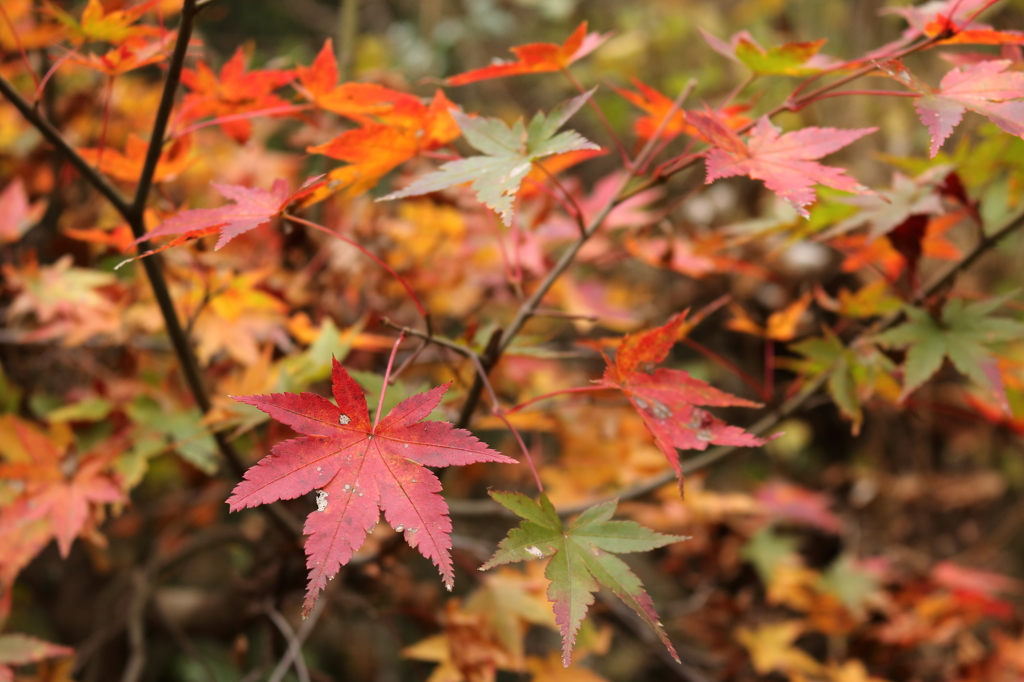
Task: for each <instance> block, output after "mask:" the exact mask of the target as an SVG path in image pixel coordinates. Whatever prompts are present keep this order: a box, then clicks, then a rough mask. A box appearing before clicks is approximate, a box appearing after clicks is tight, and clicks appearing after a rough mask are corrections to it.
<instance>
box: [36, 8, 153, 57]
mask: <svg viewBox="0 0 1024 682" xmlns="http://www.w3.org/2000/svg"><path fill="white" fill-rule="evenodd" d="M159 2H160V0H146V2H142V3H139V4H138V5H135V6H134V7H129V8H128V9H118V10H113V11H110V12H107V11H106V10H105V9H104V8H103V3H102V2H100V0H89V2H88V3H86V6H85V9H83V10H82V18H81V20H80V21H79V20H77V19H75V18H74V17H73V16H71V15H70V14H68V13H67V12H65V11H64V10H62V9H60V8H59V7H56V6H55V5H53V4H51V3H47V5H46V11H47V12H49V13H50V14H52V15H53V16H54V17H55V18H56V19H57V20H58V21H60V22H61V23H62V24H64V25H65V26H66V27H67V30H68V37H69V38H70V40H71V43H72V44H73V45H75V46H76V47H77V46H80V45H82V44H83V43H87V42H104V43H112V44H117V43H121V42H124V41H125V40H129V39H132V38H138V37H152V36H156V35H159V34H160V29H159V28H157V27H156V26H135V25H134V24H135V22H136V21H138V20H139V19H140V18H142V15H144V14H145V13H146V12H148V11H149V10H150V9H152V8H153V7H155V6H156V5H157V3H159Z"/></svg>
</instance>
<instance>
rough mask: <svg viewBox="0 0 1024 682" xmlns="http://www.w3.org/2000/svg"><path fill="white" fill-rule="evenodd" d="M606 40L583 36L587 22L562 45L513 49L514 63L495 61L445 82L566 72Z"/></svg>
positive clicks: (536, 44)
mask: <svg viewBox="0 0 1024 682" xmlns="http://www.w3.org/2000/svg"><path fill="white" fill-rule="evenodd" d="M607 39H608V34H605V35H601V34H600V33H587V22H585V21H584V22H583V23H581V24H580V25H579V26H578V27H577V28H576V30H575V31H573V33H572V35H570V36H569V37H568V38H567V39H566V41H565V42H564V43H562V44H561V45H556V44H554V43H530V44H528V45H520V46H518V47H513V48H512V49H511V50H510V51H511V52H512V54H514V55H515V56H516V60H515V61H499V62H496V63H494V64H491V65H490V66H485V67H484V68H482V69H473V70H472V71H467V72H465V73H460V74H459V75H457V76H452V77H451V78H449V79H448V80H447V83H448V85H467V84H469V83H475V82H477V81H483V80H490V79H491V78H505V77H506V76H518V75H521V74H525V73H550V72H552V71H561V70H562V69H565V68H568V67H569V65H570V64H572V63H573V62H575V61H577V60H580V59H582V58H583V57H586V56H587V55H588V54H590V53H591V52H593V51H594V50H596V49H597V48H598V47H600V45H601V43H603V42H604V41H605V40H607Z"/></svg>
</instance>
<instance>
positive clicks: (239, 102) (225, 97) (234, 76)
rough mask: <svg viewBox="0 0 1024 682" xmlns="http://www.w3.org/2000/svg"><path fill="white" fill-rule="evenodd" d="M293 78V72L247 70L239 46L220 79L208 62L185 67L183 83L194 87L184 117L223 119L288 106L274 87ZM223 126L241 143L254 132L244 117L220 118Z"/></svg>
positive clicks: (186, 120)
mask: <svg viewBox="0 0 1024 682" xmlns="http://www.w3.org/2000/svg"><path fill="white" fill-rule="evenodd" d="M292 77H293V74H292V72H291V71H280V70H275V69H262V70H256V71H246V70H245V55H244V53H243V52H242V48H238V50H237V51H236V52H235V54H234V56H232V57H231V59H229V60H228V61H227V63H225V64H224V66H223V67H222V68H221V70H220V78H218V77H217V76H216V75H215V74H214V73H213V71H212V70H211V69H210V67H208V66H207V65H206V64H205V63H203V62H199V63H198V64H197V65H196V70H195V71H192V70H191V69H185V70H184V71H182V73H181V82H182V83H184V84H185V85H186V86H187V87H188V88H189V89H190V90H192V92H191V93H189V94H188V95H186V96H185V101H184V102H183V103H182V106H181V118H182V120H183V121H185V122H191V121H196V120H198V119H201V118H206V117H207V116H214V117H217V118H222V117H226V116H231V115H234V114H244V113H248V112H254V111H261V110H264V109H275V108H277V107H286V106H287V105H288V102H286V101H285V100H283V99H281V98H280V97H278V96H277V95H275V94H274V90H276V89H277V88H279V87H281V86H282V85H285V84H287V83H289V82H291V80H292ZM220 127H221V128H222V129H223V130H224V132H225V133H227V134H228V135H230V136H231V137H232V138H233V139H234V140H235V141H237V142H239V143H241V144H244V143H245V142H247V141H248V140H249V136H250V135H251V134H252V124H251V123H250V122H249V121H248V120H245V119H233V120H226V121H221V122H220Z"/></svg>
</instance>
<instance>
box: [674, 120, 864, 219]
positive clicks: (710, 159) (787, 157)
mask: <svg viewBox="0 0 1024 682" xmlns="http://www.w3.org/2000/svg"><path fill="white" fill-rule="evenodd" d="M687 119H688V120H689V121H690V123H692V124H693V125H694V127H696V128H697V130H699V131H700V132H701V134H702V135H704V137H705V138H706V139H708V140H710V142H711V145H712V148H711V149H710V150H708V151H707V152H706V157H705V161H706V164H707V182H708V184H710V183H712V182H713V181H715V180H717V179H718V178H728V177H731V176H734V175H746V176H748V177H751V178H754V179H755V180H763V181H764V183H765V185H766V186H767V187H768V189H770V190H772V191H773V192H775V193H776V194H778V195H779V196H780V197H782V198H783V199H785V200H787V201H788V202H789V203H790V204H792V206H793V208H795V209H796V211H797V213H799V214H800V215H802V216H804V217H805V218H806V217H809V216H810V213H808V211H807V209H806V208H805V207H806V206H807V205H809V204H812V203H814V200H815V194H814V185H816V184H820V185H826V186H828V187H833V188H835V189H840V190H843V191H845V192H853V193H866V192H868V191H869V190H868V188H867V187H864V186H863V185H861V184H860V183H859V182H857V181H856V180H854V179H853V178H851V177H848V176H847V175H846V174H845V172H844V171H843V170H842V169H840V168H833V167H832V166H823V165H821V164H820V163H817V162H816V161H815V159H820V158H821V157H823V156H825V155H826V154H831V153H832V152H834V151H837V150H839V149H842V148H843V147H845V146H846V145H848V144H850V143H852V142H854V141H855V140H857V139H859V138H861V137H863V136H865V135H868V134H869V133H873V132H875V131H876V130H878V128H857V129H853V130H837V129H836V128H817V127H809V128H803V129H801V130H795V131H793V132H789V133H782V132H781V131H780V130H779V129H778V128H776V127H775V125H773V124H772V122H771V120H770V119H769V118H768V117H767V116H762V117H761V118H760V119H759V120H758V122H757V125H756V126H755V127H754V129H753V130H752V131H751V133H750V136H749V138H748V139H747V141H746V142H744V141H743V140H742V139H741V138H740V136H739V135H737V134H736V133H735V132H734V131H733V130H732V129H730V128H729V126H728V125H727V124H726V122H725V121H724V120H723V119H722V117H721V116H720V115H719V114H718V113H716V112H714V111H711V110H708V111H705V112H704V113H700V112H688V113H687Z"/></svg>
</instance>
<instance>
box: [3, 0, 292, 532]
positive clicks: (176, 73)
mask: <svg viewBox="0 0 1024 682" xmlns="http://www.w3.org/2000/svg"><path fill="white" fill-rule="evenodd" d="M195 8H196V2H195V0H185V5H184V7H183V8H182V13H181V26H180V28H179V29H178V38H177V42H176V43H175V49H174V55H173V57H172V60H173V61H172V63H171V65H170V67H169V68H168V76H167V81H166V82H165V83H164V93H163V96H162V97H161V101H160V107H159V109H158V111H157V116H156V119H155V121H154V124H153V134H152V135H151V137H150V147H149V152H148V153H147V156H146V161H145V166H144V168H143V175H142V177H140V182H139V185H138V189H137V190H136V194H135V198H134V200H133V201H132V203H128V200H127V199H126V198H125V197H124V196H123V195H122V194H121V192H120V191H119V190H118V189H117V188H115V187H114V186H113V185H112V184H111V183H110V181H109V180H107V178H106V177H105V176H104V175H103V174H102V173H100V172H99V171H98V170H96V169H94V168H93V167H92V166H90V165H89V164H88V163H87V162H86V161H85V159H83V158H82V157H81V156H80V155H79V153H78V152H77V151H76V150H75V148H74V147H72V146H71V145H70V144H69V143H68V142H67V141H66V140H65V139H64V137H63V136H62V135H61V134H60V131H58V130H57V129H56V128H54V127H53V125H52V124H51V123H50V122H49V121H48V120H46V119H45V118H44V117H43V116H41V115H40V114H39V113H38V112H37V111H36V110H35V109H34V108H33V107H32V106H31V105H30V104H29V103H28V102H27V101H25V99H24V98H23V97H22V96H21V95H20V94H19V93H18V91H17V90H16V89H15V88H14V86H13V85H11V83H10V82H9V81H7V79H5V78H4V77H3V76H0V94H3V96H4V97H5V98H7V100H8V101H9V102H10V103H11V104H13V105H14V107H15V108H16V109H17V110H18V111H19V112H20V113H21V115H22V116H23V117H24V118H25V120H27V121H28V122H29V123H31V124H32V125H33V127H35V128H36V130H38V131H39V132H40V133H41V134H42V135H43V137H44V138H46V140H47V141H48V142H50V144H52V145H53V146H54V147H56V148H57V149H58V150H59V151H60V152H61V153H62V154H63V155H64V156H65V158H66V159H67V160H68V162H69V163H70V164H71V165H72V166H73V167H74V168H75V170H77V171H78V172H79V173H80V174H81V176H82V177H83V178H85V180H86V181H87V182H88V183H89V184H90V185H92V186H93V187H94V188H95V189H96V191H98V192H99V193H100V194H102V195H103V197H104V198H105V199H106V200H107V201H109V202H110V204H111V205H112V206H113V207H114V209H115V210H116V211H117V212H118V213H120V214H121V216H122V217H123V218H124V219H125V220H126V221H127V222H128V225H129V226H130V227H131V229H132V233H133V234H135V236H136V237H141V236H142V235H144V234H145V233H146V227H145V223H144V221H143V217H142V216H143V211H144V209H145V204H146V197H147V196H148V194H149V188H150V187H151V186H152V178H153V173H154V172H155V170H156V163H157V162H158V161H159V159H160V153H161V150H162V146H163V145H162V139H163V135H164V133H165V132H166V126H167V119H168V117H169V115H170V108H171V107H172V106H173V104H174V93H175V92H176V91H177V87H178V80H179V78H180V75H181V69H182V62H183V61H184V58H185V52H186V49H187V47H188V42H189V40H190V39H191V33H192V24H193V21H192V20H193V18H194V15H195ZM172 76H173V78H172ZM143 181H145V182H143ZM146 247H147V244H145V243H143V244H140V247H139V248H140V249H145V248H146ZM142 263H143V267H144V269H145V272H146V276H147V277H148V279H149V283H150V286H152V288H153V296H154V298H155V299H156V302H157V306H158V307H159V308H160V314H161V315H162V316H163V318H164V325H165V327H166V329H167V336H168V338H169V339H170V341H171V345H172V346H173V347H174V352H175V355H176V356H177V358H178V363H179V365H180V366H181V369H182V373H183V374H184V378H185V383H186V384H187V385H188V388H189V391H190V392H191V394H192V398H193V399H194V400H195V402H196V405H197V406H198V407H199V409H200V410H201V411H202V412H203V413H206V412H208V411H209V410H210V407H211V402H210V398H209V394H208V393H207V392H206V387H205V385H204V384H203V379H202V374H201V373H200V371H199V363H198V361H197V360H196V356H195V353H194V352H193V351H192V344H191V342H190V341H189V338H188V335H187V334H186V333H185V330H184V329H183V328H182V326H181V320H180V319H179V318H178V313H177V311H176V310H175V308H174V302H173V300H172V299H171V295H170V290H169V289H168V287H167V280H166V279H165V278H164V275H163V269H162V261H161V259H160V257H159V256H151V257H150V258H146V259H144V260H143V261H142ZM214 439H215V440H216V442H217V448H218V449H219V450H220V452H221V454H222V455H223V457H224V459H225V460H226V461H227V463H228V466H229V467H230V468H231V470H232V472H233V473H234V474H235V475H236V476H238V477H239V478H241V477H242V474H243V473H244V472H245V468H246V467H245V465H244V464H243V462H242V459H241V457H239V455H238V453H237V451H236V450H235V449H234V447H233V446H232V445H231V443H230V442H228V440H227V439H226V438H225V437H224V436H223V435H221V434H219V433H216V434H214ZM268 513H269V514H270V515H271V517H272V518H273V519H274V521H275V522H276V523H277V524H278V525H279V526H281V527H282V529H283V530H285V531H286V532H287V533H289V534H291V535H293V536H295V537H298V536H300V535H301V534H302V524H301V523H299V522H298V521H297V520H296V519H295V518H294V517H292V516H291V515H290V514H288V512H287V511H286V510H284V509H283V508H282V507H280V506H279V505H276V508H275V509H268Z"/></svg>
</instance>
